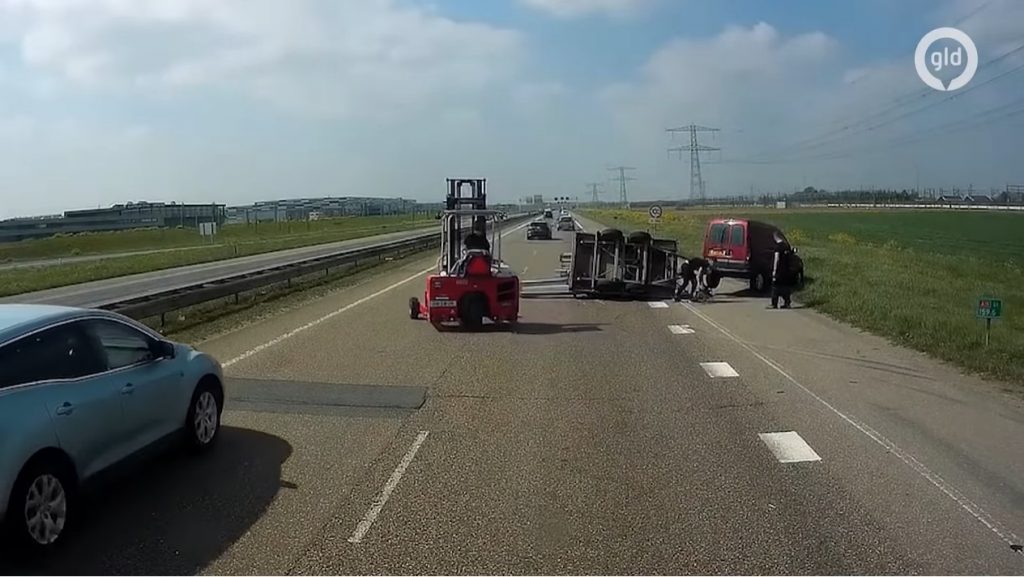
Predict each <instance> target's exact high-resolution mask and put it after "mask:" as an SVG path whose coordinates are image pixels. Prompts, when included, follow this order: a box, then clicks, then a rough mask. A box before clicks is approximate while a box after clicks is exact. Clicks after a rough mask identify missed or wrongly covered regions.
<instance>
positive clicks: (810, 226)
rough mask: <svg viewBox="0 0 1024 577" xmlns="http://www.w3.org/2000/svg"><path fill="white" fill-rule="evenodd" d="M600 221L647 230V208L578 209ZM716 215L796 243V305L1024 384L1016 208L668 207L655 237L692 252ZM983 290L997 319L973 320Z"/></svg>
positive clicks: (1023, 287)
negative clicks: (999, 311) (800, 286)
mask: <svg viewBox="0 0 1024 577" xmlns="http://www.w3.org/2000/svg"><path fill="white" fill-rule="evenodd" d="M584 214H585V215H586V216H588V217H589V218H591V219H593V220H596V221H598V222H601V223H603V224H605V225H607V226H613V227H615V228H621V229H624V230H632V229H640V228H647V227H648V226H649V225H648V224H647V219H648V217H647V213H646V211H644V212H641V211H626V210H599V211H598V210H595V211H589V212H585V213H584ZM716 216H731V217H737V218H752V219H758V220H763V221H766V222H771V223H774V224H776V225H778V226H780V227H781V228H782V229H783V230H784V231H785V232H786V235H787V237H789V239H790V241H791V242H792V243H793V244H794V245H795V246H797V247H799V249H800V255H801V256H802V257H803V259H804V264H805V267H806V270H807V276H808V278H809V279H811V282H809V283H808V284H807V286H806V287H805V288H804V290H803V291H801V292H800V293H799V294H798V295H797V296H798V299H799V300H800V301H801V302H803V303H804V304H806V305H808V306H811V307H814V308H816V309H818V310H820V311H822V312H824V313H826V314H828V315H830V316H833V317H834V318H836V319H838V320H841V321H845V322H847V323H850V324H852V325H854V326H856V327H859V328H862V329H865V330H868V331H871V332H873V333H875V334H879V335H882V336H885V337H887V338H889V339H890V340H892V341H893V342H895V343H897V344H900V345H904V346H907V347H910V348H914V349H917V350H919V351H922V352H925V353H929V354H931V355H933V356H935V357H937V358H940V359H943V360H945V361H949V362H952V363H954V364H956V365H958V366H960V367H962V368H963V369H966V370H968V371H970V372H976V373H980V374H983V375H986V376H990V377H995V378H998V379H1003V380H1008V381H1012V382H1015V383H1018V384H1024V360H1022V351H1024V253H1022V252H1021V247H1024V215H1019V214H1006V213H1001V212H970V213H964V212H959V211H956V212H954V211H934V212H931V211H929V212H925V211H910V210H906V211H899V210H885V211H832V210H828V211H823V210H758V209H748V208H737V209H724V210H712V209H706V210H687V211H667V212H666V214H665V216H664V217H663V222H662V224H661V225H659V227H658V231H657V232H658V234H659V235H664V236H667V237H672V238H675V239H677V240H678V241H679V242H680V250H681V251H682V252H683V254H685V255H693V254H697V253H699V252H700V250H701V247H702V238H703V233H704V227H705V225H706V223H707V221H708V219H710V218H713V217H716ZM981 296H990V297H997V298H1001V299H1002V300H1003V314H1004V318H1003V319H1001V320H999V321H996V322H994V323H993V324H992V334H991V343H990V345H989V346H985V342H984V341H985V335H984V328H985V327H984V322H983V321H980V320H978V319H977V318H975V309H976V305H977V300H978V298H979V297H981Z"/></svg>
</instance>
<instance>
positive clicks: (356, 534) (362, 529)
mask: <svg viewBox="0 0 1024 577" xmlns="http://www.w3.org/2000/svg"><path fill="white" fill-rule="evenodd" d="M429 434H430V431H420V433H419V434H418V435H416V440H415V441H413V442H412V446H411V447H409V450H408V451H406V452H405V456H404V457H402V460H401V461H399V462H398V466H397V467H395V470H394V471H393V472H392V473H391V477H389V478H388V482H387V483H384V488H383V489H381V491H380V495H378V496H377V498H376V499H374V500H373V504H372V505H370V509H369V510H368V511H367V512H366V515H364V516H363V519H362V521H359V524H358V525H356V530H355V531H353V532H352V536H351V537H349V538H348V542H349V543H360V542H362V540H363V537H365V536H366V532H367V531H369V530H370V527H372V526H373V522H374V521H376V520H377V516H378V515H380V512H381V511H382V510H383V509H384V504H385V503H387V502H388V498H390V497H391V493H392V492H393V491H394V490H395V487H397V486H398V482H399V481H401V480H402V475H404V474H405V470H406V469H408V468H409V464H410V463H412V460H413V459H414V458H415V457H416V452H417V451H419V450H420V446H421V445H423V441H426V440H427V435H429Z"/></svg>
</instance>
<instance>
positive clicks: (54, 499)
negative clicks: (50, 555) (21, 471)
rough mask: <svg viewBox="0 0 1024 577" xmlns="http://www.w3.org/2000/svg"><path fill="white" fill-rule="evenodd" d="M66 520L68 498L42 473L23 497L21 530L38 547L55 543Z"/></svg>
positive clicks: (55, 480) (54, 479) (59, 485)
mask: <svg viewBox="0 0 1024 577" xmlns="http://www.w3.org/2000/svg"><path fill="white" fill-rule="evenodd" d="M67 520H68V498H67V493H66V492H65V491H64V485H63V483H61V482H60V479H58V478H57V477H56V476H55V475H52V474H50V473H43V474H41V475H38V476H37V477H36V478H35V479H33V480H32V483H31V484H30V485H29V486H28V494H27V495H26V497H25V529H26V530H27V531H28V535H29V537H31V538H32V540H33V541H35V542H36V543H37V544H39V545H50V544H52V543H54V542H55V541H57V539H58V538H59V537H60V535H61V533H62V532H63V531H64V526H65V525H66V524H67Z"/></svg>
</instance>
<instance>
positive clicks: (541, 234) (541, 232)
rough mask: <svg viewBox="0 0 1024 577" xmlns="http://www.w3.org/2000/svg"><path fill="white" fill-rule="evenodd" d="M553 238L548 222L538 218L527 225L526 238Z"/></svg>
mask: <svg viewBox="0 0 1024 577" xmlns="http://www.w3.org/2000/svg"><path fill="white" fill-rule="evenodd" d="M534 239H540V240H551V226H549V225H548V223H546V222H544V221H542V220H537V221H534V222H531V223H530V226H528V227H526V240H534Z"/></svg>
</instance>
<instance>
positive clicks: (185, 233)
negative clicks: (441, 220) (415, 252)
mask: <svg viewBox="0 0 1024 577" xmlns="http://www.w3.org/2000/svg"><path fill="white" fill-rule="evenodd" d="M432 223H434V219H433V217H432V216H430V215H394V216H359V217H345V218H329V219H323V220H314V221H303V222H298V221H284V222H264V223H258V224H257V223H253V224H227V225H224V226H223V227H221V228H220V231H219V232H218V234H217V237H216V243H217V244H218V245H228V246H230V245H236V244H249V243H257V244H258V243H263V242H267V241H272V240H283V239H288V238H303V237H306V238H311V239H318V240H316V241H315V242H316V243H324V242H330V241H331V240H332V239H336V237H338V236H342V237H344V238H350V237H349V236H348V235H350V234H352V233H360V234H362V235H363V236H368V235H371V234H376V232H375V231H378V230H382V229H384V228H390V229H392V230H393V229H394V227H396V226H399V227H404V226H410V225H415V224H422V225H425V224H432ZM339 240H340V239H339ZM208 246H209V240H208V239H206V238H204V237H201V236H199V233H198V231H197V230H196V229H194V228H144V229H132V230H120V231H103V232H84V233H76V234H56V235H54V236H51V237H48V238H40V239H31V240H24V241H20V242H11V243H3V244H0V263H2V262H16V261H26V260H42V259H58V258H66V257H74V256H86V255H98V254H111V253H123V252H137V251H147V250H165V249H175V248H188V247H208Z"/></svg>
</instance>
